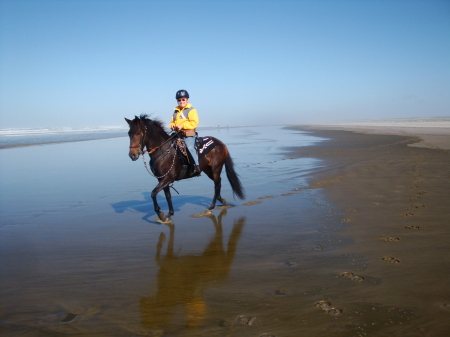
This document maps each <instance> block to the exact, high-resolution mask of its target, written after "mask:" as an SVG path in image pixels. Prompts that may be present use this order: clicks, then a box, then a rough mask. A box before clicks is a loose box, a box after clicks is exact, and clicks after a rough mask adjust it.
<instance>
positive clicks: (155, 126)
mask: <svg viewBox="0 0 450 337" xmlns="http://www.w3.org/2000/svg"><path fill="white" fill-rule="evenodd" d="M139 119H140V120H141V122H143V123H144V124H145V126H147V130H148V131H149V132H150V134H158V135H161V136H163V137H165V138H167V136H168V133H167V131H166V129H165V127H164V123H163V122H161V120H160V119H158V118H153V119H152V118H150V116H148V115H147V114H141V116H140V117H139Z"/></svg>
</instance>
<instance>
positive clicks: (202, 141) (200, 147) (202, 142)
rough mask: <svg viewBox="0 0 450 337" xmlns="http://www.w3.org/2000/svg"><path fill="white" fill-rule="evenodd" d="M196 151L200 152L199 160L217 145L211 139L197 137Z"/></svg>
mask: <svg viewBox="0 0 450 337" xmlns="http://www.w3.org/2000/svg"><path fill="white" fill-rule="evenodd" d="M195 145H196V149H197V152H198V159H201V158H203V157H204V156H205V155H206V154H208V153H209V151H211V150H212V149H214V148H215V147H216V143H214V140H213V139H212V138H211V137H197V142H196V144H195Z"/></svg>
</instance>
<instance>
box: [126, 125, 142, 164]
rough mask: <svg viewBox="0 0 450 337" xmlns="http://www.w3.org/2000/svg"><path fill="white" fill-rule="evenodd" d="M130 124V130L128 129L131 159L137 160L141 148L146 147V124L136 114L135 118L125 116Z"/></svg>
mask: <svg viewBox="0 0 450 337" xmlns="http://www.w3.org/2000/svg"><path fill="white" fill-rule="evenodd" d="M125 120H126V121H127V123H128V125H129V126H130V131H128V136H129V137H130V152H128V155H129V156H130V158H131V160H133V161H135V160H137V159H138V158H139V153H140V150H141V149H142V150H143V148H144V139H143V138H144V137H145V125H144V123H143V122H142V121H141V120H140V119H139V117H137V116H135V118H134V119H133V120H129V119H128V118H125Z"/></svg>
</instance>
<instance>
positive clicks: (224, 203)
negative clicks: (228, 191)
mask: <svg viewBox="0 0 450 337" xmlns="http://www.w3.org/2000/svg"><path fill="white" fill-rule="evenodd" d="M219 201H220V202H221V203H222V205H226V204H227V199H225V198H222V200H219Z"/></svg>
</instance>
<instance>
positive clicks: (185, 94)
mask: <svg viewBox="0 0 450 337" xmlns="http://www.w3.org/2000/svg"><path fill="white" fill-rule="evenodd" d="M183 97H185V98H189V93H188V92H187V91H186V90H183V89H181V90H178V91H177V94H176V95H175V98H176V99H178V98H183Z"/></svg>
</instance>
